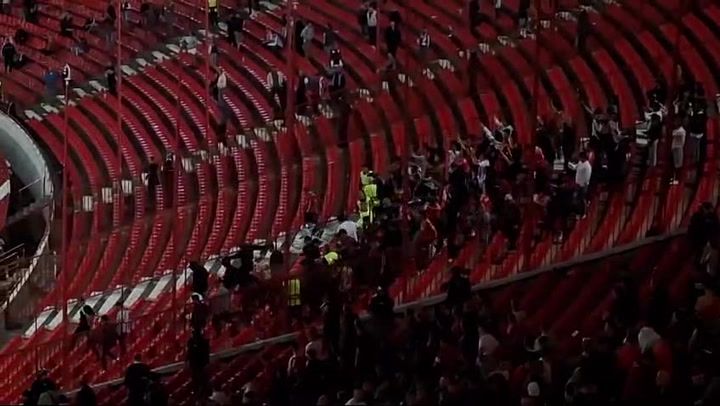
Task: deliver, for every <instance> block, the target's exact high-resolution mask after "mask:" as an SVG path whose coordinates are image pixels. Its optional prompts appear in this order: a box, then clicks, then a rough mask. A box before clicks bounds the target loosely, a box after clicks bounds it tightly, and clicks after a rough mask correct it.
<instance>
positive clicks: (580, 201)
mask: <svg viewBox="0 0 720 406" xmlns="http://www.w3.org/2000/svg"><path fill="white" fill-rule="evenodd" d="M568 166H569V167H570V169H573V170H575V186H576V187H577V189H576V191H575V201H576V202H577V205H578V209H579V213H580V215H581V216H582V217H585V205H586V203H585V198H586V196H587V191H588V186H590V178H591V177H592V165H590V161H588V156H587V152H585V151H582V152H580V157H579V162H578V163H577V164H574V163H570V164H568Z"/></svg>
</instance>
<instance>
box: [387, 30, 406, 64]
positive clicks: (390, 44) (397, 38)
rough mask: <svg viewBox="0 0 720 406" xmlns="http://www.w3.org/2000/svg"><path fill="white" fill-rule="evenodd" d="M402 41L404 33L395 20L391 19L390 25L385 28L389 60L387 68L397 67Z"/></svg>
mask: <svg viewBox="0 0 720 406" xmlns="http://www.w3.org/2000/svg"><path fill="white" fill-rule="evenodd" d="M401 43H402V33H401V31H400V27H398V26H397V23H396V22H395V21H390V26H388V27H387V28H386V29H385V47H386V48H387V53H388V55H387V56H388V61H387V64H386V65H385V69H391V70H395V69H397V51H398V48H400V44H401Z"/></svg>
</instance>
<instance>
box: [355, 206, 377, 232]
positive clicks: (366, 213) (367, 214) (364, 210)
mask: <svg viewBox="0 0 720 406" xmlns="http://www.w3.org/2000/svg"><path fill="white" fill-rule="evenodd" d="M357 205H358V214H360V219H358V226H359V227H362V226H364V225H365V219H366V218H367V222H368V224H369V223H372V221H373V212H372V209H370V205H368V204H367V202H365V201H362V200H359V201H358V203H357Z"/></svg>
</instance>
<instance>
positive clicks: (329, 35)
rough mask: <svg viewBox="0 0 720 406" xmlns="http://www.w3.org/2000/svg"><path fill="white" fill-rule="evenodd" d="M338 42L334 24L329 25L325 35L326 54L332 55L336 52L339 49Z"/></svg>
mask: <svg viewBox="0 0 720 406" xmlns="http://www.w3.org/2000/svg"><path fill="white" fill-rule="evenodd" d="M337 42H338V38H337V33H336V32H335V28H334V27H333V26H332V24H330V23H328V25H327V27H325V32H324V33H323V48H325V52H327V53H331V52H332V51H334V50H336V49H337V48H338V45H337Z"/></svg>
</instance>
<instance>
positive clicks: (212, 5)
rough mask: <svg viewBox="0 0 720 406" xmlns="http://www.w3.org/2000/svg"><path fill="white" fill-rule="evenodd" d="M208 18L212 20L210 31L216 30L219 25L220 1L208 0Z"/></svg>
mask: <svg viewBox="0 0 720 406" xmlns="http://www.w3.org/2000/svg"><path fill="white" fill-rule="evenodd" d="M208 19H209V20H210V21H209V23H210V31H215V30H216V29H217V25H218V2H217V0H208Z"/></svg>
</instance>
